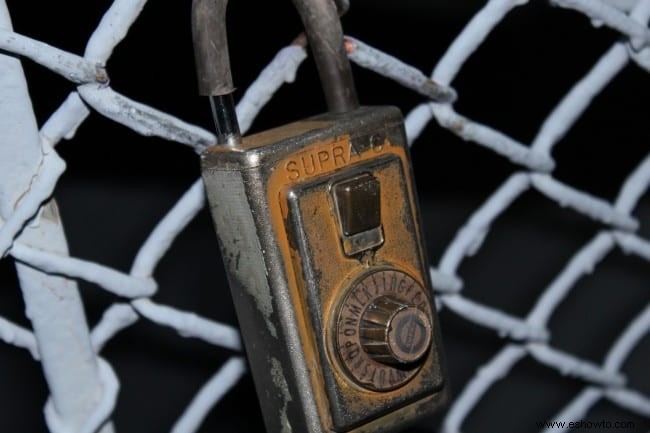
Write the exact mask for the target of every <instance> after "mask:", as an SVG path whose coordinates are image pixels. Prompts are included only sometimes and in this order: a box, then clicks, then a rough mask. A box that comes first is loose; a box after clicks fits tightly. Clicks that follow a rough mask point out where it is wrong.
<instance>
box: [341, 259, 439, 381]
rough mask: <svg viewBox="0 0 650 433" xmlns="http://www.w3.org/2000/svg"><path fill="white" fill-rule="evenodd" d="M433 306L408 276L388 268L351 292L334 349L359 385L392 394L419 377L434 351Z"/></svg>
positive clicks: (359, 282)
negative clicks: (432, 350)
mask: <svg viewBox="0 0 650 433" xmlns="http://www.w3.org/2000/svg"><path fill="white" fill-rule="evenodd" d="M431 314H432V313H431V305H430V301H429V297H428V296H427V294H426V292H425V289H424V288H423V287H422V286H421V285H420V284H419V283H418V282H417V281H415V280H414V279H413V278H412V277H411V276H409V275H408V274H406V273H404V272H401V271H397V270H393V269H383V270H379V271H374V272H370V273H368V274H366V275H365V276H363V277H362V278H361V279H359V280H357V281H356V282H355V283H354V284H353V285H352V287H351V288H350V289H349V291H348V293H347V295H346V297H345V299H344V300H343V302H342V304H341V307H340V309H339V316H338V321H337V327H336V342H335V346H336V349H337V352H338V356H339V359H340V360H341V362H342V363H343V365H344V366H345V369H346V370H347V373H348V375H349V376H350V377H351V378H352V379H353V380H354V381H355V382H356V383H358V384H359V385H361V386H363V387H365V388H368V389H371V390H374V391H388V390H391V389H395V388H398V387H400V386H402V385H404V384H405V383H407V382H408V381H409V380H410V379H411V378H413V376H415V375H416V374H417V372H418V370H419V369H420V367H421V366H422V364H423V362H424V360H425V359H426V355H427V354H428V352H429V348H430V346H431V338H432V325H431Z"/></svg>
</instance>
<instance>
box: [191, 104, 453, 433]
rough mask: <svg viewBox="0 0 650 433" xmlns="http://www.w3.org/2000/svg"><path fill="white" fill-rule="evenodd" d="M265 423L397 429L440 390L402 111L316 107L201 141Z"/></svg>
mask: <svg viewBox="0 0 650 433" xmlns="http://www.w3.org/2000/svg"><path fill="white" fill-rule="evenodd" d="M202 163H203V177H204V180H205V184H206V188H207V194H208V200H209V202H210V206H211V212H212V215H213V218H214V221H215V226H216V230H217V233H218V237H219V241H220V246H221V252H222V256H223V259H224V262H225V265H226V269H227V272H228V276H229V283H230V287H231V291H232V294H233V299H234V303H235V307H236V310H237V315H238V317H239V322H240V326H241V330H242V335H243V338H244V343H245V346H246V351H247V353H248V359H249V362H250V365H251V370H252V374H253V378H254V380H255V384H256V387H257V392H258V395H259V397H260V402H261V406H262V411H263V413H264V418H265V423H266V426H267V429H268V431H269V432H273V433H275V432H277V433H280V432H282V433H288V432H291V431H293V432H310V433H324V432H331V431H336V432H378V431H394V430H396V429H397V428H399V427H401V426H403V425H405V424H406V423H409V422H412V421H413V420H414V419H417V418H418V417H421V416H424V415H426V414H430V413H432V412H434V411H435V410H436V409H438V408H439V407H440V406H441V405H442V404H443V402H444V399H445V394H446V386H445V379H444V378H445V373H444V368H443V360H442V352H441V343H440V341H441V340H440V335H439V327H438V324H437V319H436V314H435V306H434V303H433V301H432V298H431V284H430V281H429V277H428V272H427V260H426V254H425V250H424V248H423V241H422V228H421V222H420V217H419V211H418V205H417V200H416V196H415V186H414V182H413V178H412V175H411V163H410V158H409V154H408V148H407V144H406V139H405V135H404V128H403V123H402V117H401V114H400V112H399V110H398V109H396V108H393V107H371V108H368V107H362V108H358V109H355V110H353V111H350V112H347V113H344V114H324V115H321V116H317V117H313V118H310V119H307V120H303V121H299V122H295V123H292V124H289V125H286V126H283V127H281V128H277V129H272V130H269V131H265V132H262V133H259V134H256V135H251V136H248V137H244V138H243V141H242V143H241V144H240V145H239V146H237V147H236V148H231V147H225V146H215V147H212V148H210V149H208V150H207V151H206V152H205V153H204V155H203V160H202Z"/></svg>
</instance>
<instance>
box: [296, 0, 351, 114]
mask: <svg viewBox="0 0 650 433" xmlns="http://www.w3.org/2000/svg"><path fill="white" fill-rule="evenodd" d="M293 4H294V6H295V7H296V9H297V10H298V13H299V14H300V17H301V19H302V22H303V26H304V27H305V33H306V35H307V40H308V41H309V46H310V47H311V51H312V53H313V55H314V60H315V61H316V67H317V68H318V74H319V76H320V80H321V85H322V87H323V93H325V100H326V102H327V107H328V109H329V111H330V112H331V113H345V112H348V111H352V110H354V109H355V108H357V107H359V101H358V99H357V91H356V88H355V86H354V80H353V78H352V68H351V66H350V60H349V59H348V56H347V53H346V51H345V45H344V41H343V29H342V27H341V21H340V19H339V11H337V6H338V7H339V8H340V9H342V10H341V12H345V10H346V9H347V6H348V2H347V1H342V0H337V3H335V2H334V1H333V0H293Z"/></svg>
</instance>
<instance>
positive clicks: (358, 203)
mask: <svg viewBox="0 0 650 433" xmlns="http://www.w3.org/2000/svg"><path fill="white" fill-rule="evenodd" d="M332 190H333V193H334V199H335V201H336V207H337V208H338V209H337V210H338V214H339V222H340V224H341V231H342V232H343V235H344V236H353V235H356V234H358V233H362V232H365V231H368V230H372V229H374V228H377V227H379V226H380V225H381V212H380V209H379V181H378V180H377V179H376V178H375V177H374V176H372V175H370V174H367V173H366V174H362V175H359V176H356V177H354V178H352V179H347V180H344V181H341V182H338V183H337V184H335V185H334V187H333V189H332Z"/></svg>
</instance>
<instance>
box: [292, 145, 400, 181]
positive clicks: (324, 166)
mask: <svg viewBox="0 0 650 433" xmlns="http://www.w3.org/2000/svg"><path fill="white" fill-rule="evenodd" d="M386 147H387V144H386V143H385V142H384V140H383V139H381V140H370V146H368V147H367V148H365V149H362V150H359V149H358V148H356V147H355V146H354V144H353V142H352V141H351V140H349V139H346V140H341V141H335V142H330V143H325V144H321V145H319V146H317V147H315V148H311V149H310V150H308V151H306V152H303V153H300V154H298V155H296V156H295V157H293V158H292V159H290V160H288V161H287V162H286V163H285V164H284V169H285V171H286V175H287V179H289V180H292V181H294V180H298V179H303V178H307V177H312V176H316V175H318V174H321V173H326V172H329V171H332V170H335V169H337V168H341V167H345V166H346V165H349V164H350V163H353V162H355V161H357V160H360V159H361V157H362V155H363V153H364V152H368V151H369V152H372V153H373V154H377V153H381V152H383V151H384V150H385V149H386Z"/></svg>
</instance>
